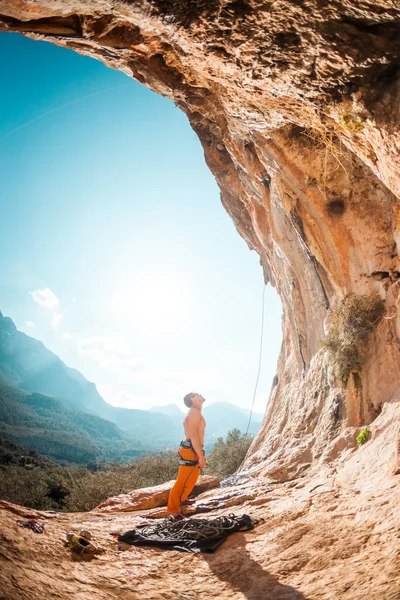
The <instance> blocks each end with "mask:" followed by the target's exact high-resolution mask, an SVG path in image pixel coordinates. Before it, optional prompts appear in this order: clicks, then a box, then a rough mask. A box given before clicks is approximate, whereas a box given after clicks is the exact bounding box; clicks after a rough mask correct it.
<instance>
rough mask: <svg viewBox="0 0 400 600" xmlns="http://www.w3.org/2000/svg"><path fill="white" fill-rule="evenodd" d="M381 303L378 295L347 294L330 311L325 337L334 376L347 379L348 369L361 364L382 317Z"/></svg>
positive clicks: (356, 368) (355, 367)
mask: <svg viewBox="0 0 400 600" xmlns="http://www.w3.org/2000/svg"><path fill="white" fill-rule="evenodd" d="M383 313H384V305H383V302H382V301H381V299H380V298H379V297H378V296H365V295H364V296H356V295H355V294H348V295H347V296H346V297H345V298H344V299H343V301H342V303H341V304H340V306H339V307H337V308H336V309H333V310H332V311H331V315H330V316H331V325H330V329H329V333H328V334H327V336H326V339H325V344H324V346H325V349H326V350H327V352H328V360H329V362H330V364H331V366H332V369H333V372H334V374H335V376H336V377H338V378H339V379H341V380H342V381H344V382H345V383H346V382H347V380H348V378H349V375H350V372H351V371H353V370H358V369H360V368H361V367H362V365H363V363H364V361H365V358H366V355H367V348H368V345H367V344H368V341H369V338H370V335H371V333H372V331H373V330H374V328H375V326H376V325H377V323H378V321H379V320H380V319H381V318H382V316H383Z"/></svg>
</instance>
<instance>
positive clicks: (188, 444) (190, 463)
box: [178, 440, 204, 467]
mask: <svg viewBox="0 0 400 600" xmlns="http://www.w3.org/2000/svg"><path fill="white" fill-rule="evenodd" d="M180 447H181V448H190V449H191V450H193V452H194V453H196V452H195V449H194V448H193V446H192V440H182V441H181V443H180ZM203 452H204V450H203ZM178 455H179V465H180V466H181V467H195V466H196V465H198V464H199V459H196V460H187V459H185V458H182V456H181V455H180V454H179V452H178Z"/></svg>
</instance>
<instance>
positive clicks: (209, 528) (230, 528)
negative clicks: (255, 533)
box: [118, 514, 259, 552]
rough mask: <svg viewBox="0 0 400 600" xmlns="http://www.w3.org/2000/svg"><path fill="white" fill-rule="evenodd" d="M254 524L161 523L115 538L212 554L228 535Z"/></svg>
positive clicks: (228, 520) (234, 520)
mask: <svg viewBox="0 0 400 600" xmlns="http://www.w3.org/2000/svg"><path fill="white" fill-rule="evenodd" d="M258 522H259V521H258V520H257V519H253V518H252V517H250V516H249V515H242V516H236V515H234V514H230V515H229V516H221V517H216V518H214V519H184V520H178V521H176V520H169V519H163V520H161V521H159V522H157V523H155V524H150V525H141V526H139V527H137V528H136V529H133V530H131V531H127V532H126V533H124V534H121V535H119V536H118V542H123V543H125V544H131V545H138V546H156V547H157V548H164V549H165V550H168V549H169V550H181V551H183V552H214V551H215V550H216V549H217V548H218V547H219V546H220V545H221V544H222V543H223V542H224V541H225V539H226V538H227V537H228V535H230V534H231V533H234V532H236V531H249V530H251V529H254V527H255V525H257V523H258Z"/></svg>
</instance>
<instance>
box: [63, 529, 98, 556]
mask: <svg viewBox="0 0 400 600" xmlns="http://www.w3.org/2000/svg"><path fill="white" fill-rule="evenodd" d="M81 533H82V532H81ZM85 533H86V534H87V533H89V532H88V531H85ZM89 535H90V533H89ZM91 537H92V536H91V535H90V538H89V539H91ZM66 538H67V542H68V548H70V550H74V551H75V552H80V553H81V554H83V553H84V552H86V553H90V554H93V553H95V552H97V551H98V548H97V547H96V546H95V545H94V544H92V542H90V541H89V540H88V539H85V538H84V537H82V536H81V535H76V533H67V534H66Z"/></svg>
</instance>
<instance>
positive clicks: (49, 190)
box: [0, 33, 281, 412]
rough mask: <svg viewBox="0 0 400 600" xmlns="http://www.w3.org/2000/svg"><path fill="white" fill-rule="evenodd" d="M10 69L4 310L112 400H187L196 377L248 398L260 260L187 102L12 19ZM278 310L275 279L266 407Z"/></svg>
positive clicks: (0, 205) (2, 65)
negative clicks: (224, 199)
mask: <svg viewBox="0 0 400 600" xmlns="http://www.w3.org/2000/svg"><path fill="white" fill-rule="evenodd" d="M0 77H1V85H2V94H1V96H0V177H1V182H2V186H1V196H0V210H1V220H0V310H1V311H2V312H3V314H5V315H7V316H9V317H11V318H12V319H13V320H14V321H15V323H16V325H17V327H18V328H19V329H20V330H22V331H24V332H25V333H27V334H28V335H31V336H33V337H35V338H37V339H39V340H41V341H43V343H44V344H45V345H46V346H47V347H48V348H50V349H51V350H52V351H53V352H55V353H56V354H58V355H59V356H60V357H61V358H62V360H64V361H65V362H66V363H67V364H68V365H69V366H72V367H75V368H77V369H79V370H80V371H81V372H82V373H83V375H85V377H87V378H88V379H90V380H91V381H94V382H95V383H96V385H97V386H98V388H99V391H100V392H101V393H102V394H103V396H104V398H105V399H106V400H107V401H109V402H110V403H112V404H116V405H120V406H129V407H135V408H144V409H145V408H150V407H151V406H153V405H161V404H169V403H171V402H176V403H178V404H180V403H181V398H182V397H183V395H184V394H186V393H187V392H188V391H191V390H194V391H198V392H200V393H203V394H204V396H205V397H206V399H207V400H208V401H209V402H216V401H227V402H232V403H235V404H238V405H240V406H242V407H250V405H251V400H252V395H253V388H254V383H255V379H256V375H257V367H258V352H259V338H260V322H261V301H262V292H263V277H262V271H261V267H260V266H259V259H258V255H257V254H256V253H255V252H250V251H249V249H248V247H247V245H246V243H245V242H244V241H243V240H242V239H241V238H240V236H239V235H238V233H237V232H236V230H235V228H234V226H233V223H232V221H231V219H230V217H229V216H228V215H227V214H226V212H225V210H224V209H223V207H222V205H221V203H220V199H219V189H218V186H217V185H216V182H215V180H214V178H213V176H212V175H211V173H210V172H209V170H208V169H207V167H206V164H205V161H204V157H203V151H202V148H201V145H200V143H199V141H198V139H197V137H196V135H195V134H194V132H193V131H192V130H191V128H190V126H189V123H188V120H187V118H186V116H185V115H184V114H183V113H182V112H181V111H180V110H178V109H177V108H176V107H175V105H174V104H173V103H172V102H171V101H169V100H166V99H165V98H162V97H161V96H158V95H156V94H154V93H153V92H151V91H150V90H148V89H146V88H145V87H143V86H142V85H140V84H139V83H137V82H135V81H132V80H130V79H129V78H128V77H127V76H126V75H124V74H122V73H119V72H117V71H113V70H111V69H108V68H107V67H105V66H104V65H103V64H102V63H100V62H98V61H95V60H93V59H90V58H87V57H82V56H79V55H78V54H76V53H74V52H72V51H69V50H65V49H61V48H58V47H55V46H52V45H50V44H48V43H45V42H34V41H32V40H28V39H26V38H23V37H22V36H19V35H17V34H10V33H0ZM113 88H115V89H113ZM103 91H104V93H99V92H103ZM76 100H78V101H77V102H76ZM70 103H71V104H70ZM65 105H67V106H65ZM59 107H63V108H61V109H60V110H54V109H58V108H59ZM41 115H45V116H44V117H43V118H39V119H38V118H37V117H40V116H41ZM28 122H29V123H28ZM26 123H28V124H27V125H26V126H25V124H26ZM21 125H23V127H21ZM20 127H21V128H20ZM14 130H15V131H14ZM10 132H13V133H10ZM280 314H281V307H280V301H279V299H278V296H277V294H276V292H275V290H273V289H272V288H271V286H268V287H267V289H266V307H265V335H264V351H263V362H262V373H261V378H260V383H259V390H258V394H257V399H256V404H255V409H256V410H257V411H260V412H262V411H264V409H265V405H266V401H267V397H268V393H269V388H270V385H271V381H272V377H273V376H274V374H275V369H276V361H277V355H278V351H279V347H280V342H281V317H280Z"/></svg>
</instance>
